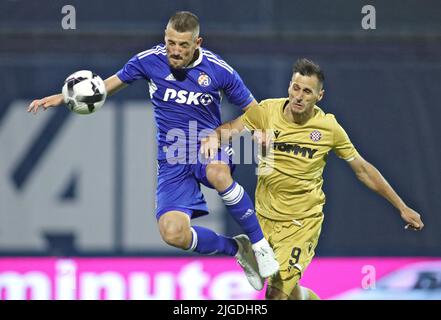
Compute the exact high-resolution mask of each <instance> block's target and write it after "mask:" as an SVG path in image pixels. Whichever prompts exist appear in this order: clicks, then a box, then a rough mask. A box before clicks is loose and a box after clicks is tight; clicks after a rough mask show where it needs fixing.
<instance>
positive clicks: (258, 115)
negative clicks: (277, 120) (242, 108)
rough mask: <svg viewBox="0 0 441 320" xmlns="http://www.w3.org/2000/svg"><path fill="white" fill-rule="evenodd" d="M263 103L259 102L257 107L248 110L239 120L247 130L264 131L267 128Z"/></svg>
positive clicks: (264, 104) (266, 117) (265, 107)
mask: <svg viewBox="0 0 441 320" xmlns="http://www.w3.org/2000/svg"><path fill="white" fill-rule="evenodd" d="M267 112H268V110H267V106H266V103H265V101H262V102H260V103H259V104H258V105H257V106H254V107H251V108H249V109H248V110H247V111H246V112H245V113H244V114H243V115H241V120H242V122H243V124H244V126H245V128H247V129H248V130H250V131H252V130H257V129H260V130H265V129H269V128H268V121H267V119H268V114H267Z"/></svg>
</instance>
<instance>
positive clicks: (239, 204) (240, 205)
mask: <svg viewBox="0 0 441 320" xmlns="http://www.w3.org/2000/svg"><path fill="white" fill-rule="evenodd" d="M219 195H220V196H221V198H222V200H223V201H224V203H225V205H226V206H227V209H228V211H229V212H230V214H231V216H232V217H233V218H234V220H235V221H236V222H237V223H238V224H239V225H240V226H241V227H242V230H243V231H245V233H246V234H247V236H248V237H249V238H250V241H251V243H256V242H258V241H259V240H262V238H263V233H262V229H261V228H260V225H259V221H258V220H257V217H256V212H255V211H254V205H253V202H252V201H251V198H250V196H249V195H248V193H247V192H246V191H245V190H244V188H243V187H242V186H241V185H240V184H238V183H237V182H235V181H233V183H232V185H231V186H229V187H228V188H227V190H225V191H223V192H220V193H219Z"/></svg>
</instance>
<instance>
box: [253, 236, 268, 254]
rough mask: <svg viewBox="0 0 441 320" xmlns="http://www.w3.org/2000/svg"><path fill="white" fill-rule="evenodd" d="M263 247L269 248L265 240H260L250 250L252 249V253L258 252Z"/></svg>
mask: <svg viewBox="0 0 441 320" xmlns="http://www.w3.org/2000/svg"><path fill="white" fill-rule="evenodd" d="M263 247H269V243H268V241H266V239H265V238H262V239H261V240H259V241H257V242H256V243H253V244H252V245H251V248H253V250H254V251H260V249H261V248H263Z"/></svg>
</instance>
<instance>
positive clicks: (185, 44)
mask: <svg viewBox="0 0 441 320" xmlns="http://www.w3.org/2000/svg"><path fill="white" fill-rule="evenodd" d="M201 43H202V38H201V37H194V35H193V33H192V32H190V31H189V32H178V31H176V30H174V29H173V28H171V27H167V29H165V47H166V49H167V58H168V63H169V64H170V66H171V67H172V68H173V69H182V68H185V67H186V66H188V65H189V64H190V62H192V60H193V57H194V55H195V51H196V50H197V49H198V48H199V47H200V45H201Z"/></svg>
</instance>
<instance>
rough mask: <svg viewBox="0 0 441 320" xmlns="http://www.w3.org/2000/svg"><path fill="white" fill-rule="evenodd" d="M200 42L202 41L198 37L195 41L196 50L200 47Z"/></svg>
mask: <svg viewBox="0 0 441 320" xmlns="http://www.w3.org/2000/svg"><path fill="white" fill-rule="evenodd" d="M202 41H203V39H202V37H198V38H197V39H196V48H199V47H200V46H201V44H202Z"/></svg>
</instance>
